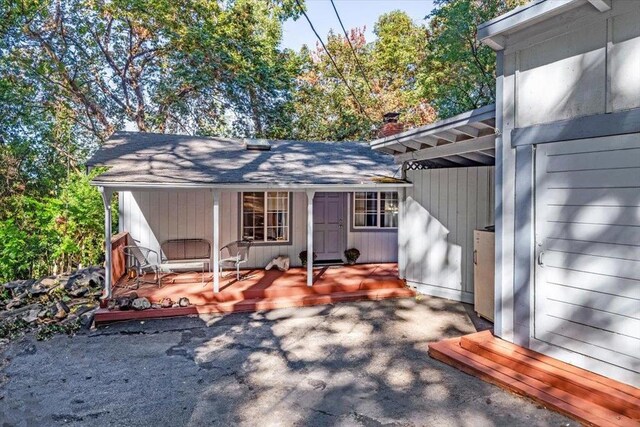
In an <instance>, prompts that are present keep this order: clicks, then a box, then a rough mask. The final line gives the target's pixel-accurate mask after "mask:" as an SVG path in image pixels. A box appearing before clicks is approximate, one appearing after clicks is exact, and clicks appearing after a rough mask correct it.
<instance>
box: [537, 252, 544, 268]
mask: <svg viewBox="0 0 640 427" xmlns="http://www.w3.org/2000/svg"><path fill="white" fill-rule="evenodd" d="M543 255H544V251H540V253H539V254H538V265H539V266H540V267H544V258H543Z"/></svg>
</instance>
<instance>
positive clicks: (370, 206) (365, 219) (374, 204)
mask: <svg viewBox="0 0 640 427" xmlns="http://www.w3.org/2000/svg"><path fill="white" fill-rule="evenodd" d="M353 207H354V217H353V224H354V226H356V227H377V226H378V193H376V192H375V191H369V192H356V193H354V203H353Z"/></svg>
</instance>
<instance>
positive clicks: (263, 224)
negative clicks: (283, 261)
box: [241, 191, 289, 242]
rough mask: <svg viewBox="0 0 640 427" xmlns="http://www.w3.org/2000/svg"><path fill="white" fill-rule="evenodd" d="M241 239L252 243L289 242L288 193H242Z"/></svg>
mask: <svg viewBox="0 0 640 427" xmlns="http://www.w3.org/2000/svg"><path fill="white" fill-rule="evenodd" d="M241 229H242V238H243V239H246V240H253V241H254V242H288V241H289V193H287V192H286V191H268V192H247V193H242V228H241Z"/></svg>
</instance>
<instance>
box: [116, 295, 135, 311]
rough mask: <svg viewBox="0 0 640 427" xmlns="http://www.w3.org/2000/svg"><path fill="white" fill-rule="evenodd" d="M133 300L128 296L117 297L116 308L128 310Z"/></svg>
mask: <svg viewBox="0 0 640 427" xmlns="http://www.w3.org/2000/svg"><path fill="white" fill-rule="evenodd" d="M132 302H133V300H132V299H131V298H129V297H122V298H119V299H118V310H129V309H130V308H131V303H132Z"/></svg>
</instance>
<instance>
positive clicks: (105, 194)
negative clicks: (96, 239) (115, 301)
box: [98, 187, 113, 299]
mask: <svg viewBox="0 0 640 427" xmlns="http://www.w3.org/2000/svg"><path fill="white" fill-rule="evenodd" d="M98 189H99V190H100V194H102V203H103V205H104V298H107V299H108V298H111V286H112V283H111V282H112V281H113V277H111V265H112V264H113V261H112V260H111V196H112V195H113V191H111V190H110V189H108V188H105V187H99V188H98Z"/></svg>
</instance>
